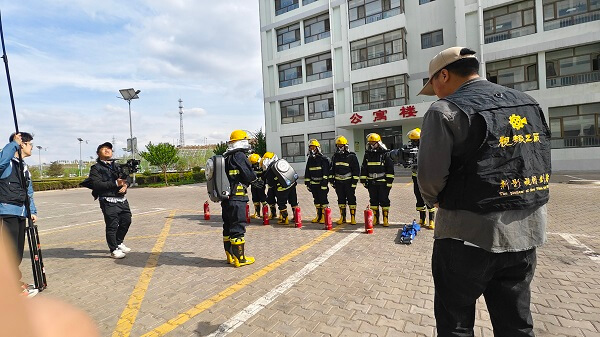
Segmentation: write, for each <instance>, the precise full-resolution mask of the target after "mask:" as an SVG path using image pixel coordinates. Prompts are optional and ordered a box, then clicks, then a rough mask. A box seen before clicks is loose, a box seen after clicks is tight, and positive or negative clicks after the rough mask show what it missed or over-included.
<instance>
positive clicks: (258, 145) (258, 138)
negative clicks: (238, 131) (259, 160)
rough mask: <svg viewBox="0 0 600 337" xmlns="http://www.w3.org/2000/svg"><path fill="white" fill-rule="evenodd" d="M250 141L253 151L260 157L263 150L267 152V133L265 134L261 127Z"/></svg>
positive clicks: (263, 152)
mask: <svg viewBox="0 0 600 337" xmlns="http://www.w3.org/2000/svg"><path fill="white" fill-rule="evenodd" d="M250 142H251V143H252V148H253V149H254V153H256V154H258V155H259V156H261V157H262V156H264V154H265V152H267V135H265V133H264V132H263V130H262V128H260V129H259V130H258V131H256V132H255V133H254V138H252V140H251V141H250Z"/></svg>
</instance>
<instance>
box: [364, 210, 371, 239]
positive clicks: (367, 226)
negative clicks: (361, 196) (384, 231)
mask: <svg viewBox="0 0 600 337" xmlns="http://www.w3.org/2000/svg"><path fill="white" fill-rule="evenodd" d="M365 233H367V234H373V210H372V209H371V207H370V206H367V209H365Z"/></svg>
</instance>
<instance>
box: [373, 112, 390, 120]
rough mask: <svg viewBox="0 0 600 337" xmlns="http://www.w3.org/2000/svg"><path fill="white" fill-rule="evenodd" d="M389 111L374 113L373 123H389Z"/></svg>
mask: <svg viewBox="0 0 600 337" xmlns="http://www.w3.org/2000/svg"><path fill="white" fill-rule="evenodd" d="M386 115H387V110H377V111H373V122H377V121H387V116H386Z"/></svg>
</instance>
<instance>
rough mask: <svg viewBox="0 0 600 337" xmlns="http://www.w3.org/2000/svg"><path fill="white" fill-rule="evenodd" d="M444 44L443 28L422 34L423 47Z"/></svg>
mask: <svg viewBox="0 0 600 337" xmlns="http://www.w3.org/2000/svg"><path fill="white" fill-rule="evenodd" d="M443 44H444V31H443V30H442V29H440V30H436V31H434V32H429V33H425V34H421V49H427V48H431V47H435V46H441V45H443Z"/></svg>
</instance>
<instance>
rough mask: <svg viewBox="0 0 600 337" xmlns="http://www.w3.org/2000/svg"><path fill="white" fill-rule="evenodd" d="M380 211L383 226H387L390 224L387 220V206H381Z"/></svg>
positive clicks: (388, 210)
mask: <svg viewBox="0 0 600 337" xmlns="http://www.w3.org/2000/svg"><path fill="white" fill-rule="evenodd" d="M381 211H382V213H383V227H387V226H389V225H390V223H389V222H388V214H389V212H390V208H389V207H381Z"/></svg>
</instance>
